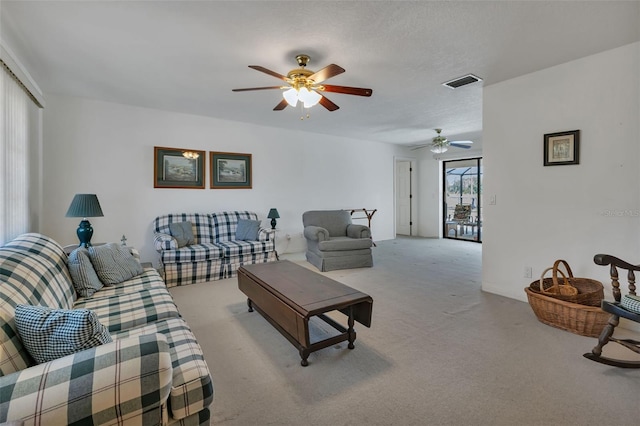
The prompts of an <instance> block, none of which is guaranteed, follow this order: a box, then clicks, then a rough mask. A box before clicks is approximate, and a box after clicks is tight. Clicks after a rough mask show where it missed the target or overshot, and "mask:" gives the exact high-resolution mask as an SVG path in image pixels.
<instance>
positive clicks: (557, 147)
mask: <svg viewBox="0 0 640 426" xmlns="http://www.w3.org/2000/svg"><path fill="white" fill-rule="evenodd" d="M579 149H580V130H571V131H570V132H558V133H548V134H546V135H544V165H545V166H564V165H566V164H579V155H578V154H579V153H580V150H579Z"/></svg>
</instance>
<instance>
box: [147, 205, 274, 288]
mask: <svg viewBox="0 0 640 426" xmlns="http://www.w3.org/2000/svg"><path fill="white" fill-rule="evenodd" d="M240 219H248V220H257V219H258V216H257V215H256V214H255V213H253V212H248V211H231V212H220V213H179V214H167V215H163V216H158V217H156V218H155V219H154V221H153V233H154V246H155V249H156V250H157V251H158V252H159V253H160V262H161V263H162V270H163V274H164V276H163V278H164V281H165V283H166V285H167V287H173V286H179V285H186V284H195V283H199V282H205V281H213V280H221V279H224V278H232V277H235V276H236V274H237V270H238V268H239V267H240V266H242V265H244V264H251V263H266V262H273V261H275V260H276V251H275V250H276V249H275V241H274V237H273V236H272V233H271V232H270V231H267V230H266V229H264V228H260V231H259V233H258V240H257V241H237V240H236V239H235V235H236V229H237V227H238V220H240ZM185 221H189V222H191V226H192V231H193V237H194V240H195V243H194V244H191V245H188V246H185V247H180V248H178V242H177V241H176V239H175V238H173V237H172V236H171V232H170V230H169V225H170V224H171V223H177V222H185Z"/></svg>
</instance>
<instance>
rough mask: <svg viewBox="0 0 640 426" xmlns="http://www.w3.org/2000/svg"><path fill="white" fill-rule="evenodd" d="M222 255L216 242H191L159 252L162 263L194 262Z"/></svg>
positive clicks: (218, 257) (217, 257)
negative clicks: (191, 243) (187, 244)
mask: <svg viewBox="0 0 640 426" xmlns="http://www.w3.org/2000/svg"><path fill="white" fill-rule="evenodd" d="M223 255H224V253H223V250H222V248H220V247H219V246H218V245H217V244H212V243H205V244H193V245H190V246H186V247H182V248H179V249H177V250H164V251H163V252H162V253H161V254H160V258H161V260H162V263H165V264H167V263H186V262H188V263H194V262H202V261H206V260H212V259H220V258H221V257H222V256H223Z"/></svg>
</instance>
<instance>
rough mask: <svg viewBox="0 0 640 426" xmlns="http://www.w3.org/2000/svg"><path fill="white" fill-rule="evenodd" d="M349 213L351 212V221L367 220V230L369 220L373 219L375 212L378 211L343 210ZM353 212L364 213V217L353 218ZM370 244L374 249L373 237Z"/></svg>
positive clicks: (369, 225)
mask: <svg viewBox="0 0 640 426" xmlns="http://www.w3.org/2000/svg"><path fill="white" fill-rule="evenodd" d="M345 210H347V211H349V212H351V219H355V220H358V219H367V226H368V227H369V229H371V218H372V217H373V215H374V214H376V212H377V211H378V209H373V210H371V209H345ZM355 212H362V213H364V216H361V217H353V214H354V213H355ZM371 243H372V244H373V246H374V247H377V246H376V243H374V242H373V236H372V237H371Z"/></svg>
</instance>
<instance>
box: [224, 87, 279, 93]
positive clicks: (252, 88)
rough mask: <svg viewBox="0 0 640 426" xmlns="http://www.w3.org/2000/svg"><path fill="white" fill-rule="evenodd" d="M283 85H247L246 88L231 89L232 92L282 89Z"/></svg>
mask: <svg viewBox="0 0 640 426" xmlns="http://www.w3.org/2000/svg"><path fill="white" fill-rule="evenodd" d="M281 87H282V86H267V87H247V88H244V89H231V91H232V92H248V91H249V90H270V89H280V88H281Z"/></svg>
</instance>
